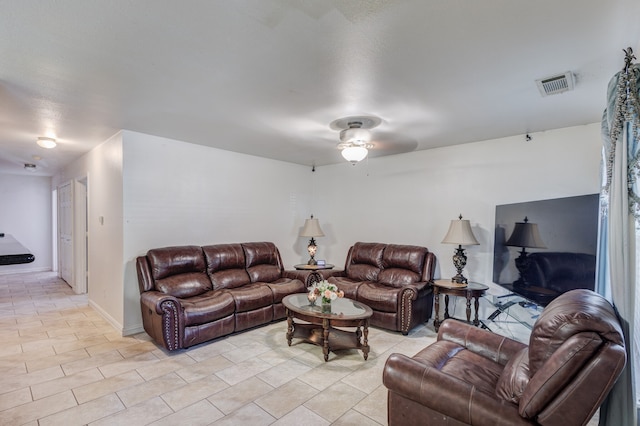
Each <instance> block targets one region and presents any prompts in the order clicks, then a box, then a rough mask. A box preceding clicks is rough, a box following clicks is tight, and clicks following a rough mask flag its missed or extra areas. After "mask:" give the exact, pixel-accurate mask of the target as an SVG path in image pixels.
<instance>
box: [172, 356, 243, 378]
mask: <svg viewBox="0 0 640 426" xmlns="http://www.w3.org/2000/svg"><path fill="white" fill-rule="evenodd" d="M190 358H191V357H190ZM191 359H193V358H191ZM194 362H195V361H194ZM232 365H234V364H233V363H232V362H231V361H229V360H228V359H227V358H225V357H223V356H221V355H218V356H214V357H213V358H207V359H204V360H203V361H201V362H197V363H195V364H193V365H189V366H187V367H183V368H180V369H178V370H176V373H177V374H178V375H179V376H180V377H182V378H183V379H184V380H186V381H187V382H195V381H196V380H200V379H202V378H204V377H207V376H210V375H212V374H214V373H216V372H218V371H221V370H224V369H225V368H229V367H231V366H232Z"/></svg>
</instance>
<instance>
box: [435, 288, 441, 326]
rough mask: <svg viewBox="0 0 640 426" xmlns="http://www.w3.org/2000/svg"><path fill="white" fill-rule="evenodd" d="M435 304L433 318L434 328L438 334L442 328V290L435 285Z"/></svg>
mask: <svg viewBox="0 0 640 426" xmlns="http://www.w3.org/2000/svg"><path fill="white" fill-rule="evenodd" d="M433 302H434V303H435V306H434V311H435V312H434V314H435V316H434V317H433V328H435V329H436V332H437V331H438V329H439V328H440V290H439V289H438V287H436V286H435V285H434V286H433Z"/></svg>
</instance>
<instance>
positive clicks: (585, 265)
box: [493, 194, 599, 306]
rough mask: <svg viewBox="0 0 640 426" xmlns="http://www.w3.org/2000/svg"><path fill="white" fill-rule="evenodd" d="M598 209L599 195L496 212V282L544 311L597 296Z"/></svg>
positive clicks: (520, 205)
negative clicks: (571, 296) (558, 302)
mask: <svg viewBox="0 0 640 426" xmlns="http://www.w3.org/2000/svg"><path fill="white" fill-rule="evenodd" d="M598 209H599V196H598V194H590V195H581V196H576V197H567V198H556V199H550V200H538V201H529V202H524V203H517V204H505V205H499V206H496V229H495V241H494V253H493V281H494V282H495V283H497V284H500V285H501V286H503V287H505V288H506V289H508V290H509V291H511V292H513V293H515V294H517V295H519V296H522V297H523V298H525V299H527V300H530V301H531V302H534V303H536V304H538V305H542V306H546V305H547V304H548V303H549V302H550V301H551V300H553V299H554V298H556V297H557V296H559V295H560V294H562V293H564V292H566V291H569V290H572V289H575V288H588V289H591V290H593V289H594V287H595V269H596V247H597V240H598ZM514 231H515V232H514ZM523 251H524V253H523Z"/></svg>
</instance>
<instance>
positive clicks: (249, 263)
mask: <svg viewBox="0 0 640 426" xmlns="http://www.w3.org/2000/svg"><path fill="white" fill-rule="evenodd" d="M136 268H137V271H138V285H139V287H140V306H141V309H142V321H143V325H144V329H145V331H146V332H147V333H148V334H149V335H150V336H151V337H152V338H153V339H154V340H155V341H156V342H158V343H160V344H161V345H163V346H164V347H165V348H167V349H168V350H175V349H181V348H188V347H190V346H193V345H196V344H198V343H202V342H205V341H207V340H211V339H215V338H217V337H220V336H225V335H227V334H231V333H234V332H236V331H241V330H246V329H249V328H252V327H256V326H259V325H262V324H267V323H269V322H271V321H273V320H278V319H282V318H284V317H285V309H284V306H283V305H282V299H283V298H284V297H285V296H286V295H288V294H292V293H303V292H305V290H306V288H305V285H304V284H303V282H302V281H301V280H300V279H298V278H300V277H302V278H304V276H302V275H300V274H298V273H297V272H295V271H285V270H284V268H283V266H282V259H281V258H280V252H279V251H278V249H277V248H276V246H275V245H274V244H273V243H269V242H252V243H239V244H218V245H209V246H204V247H199V246H180V247H164V248H157V249H152V250H149V251H148V252H147V255H146V256H140V257H138V258H137V259H136Z"/></svg>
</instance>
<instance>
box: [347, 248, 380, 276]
mask: <svg viewBox="0 0 640 426" xmlns="http://www.w3.org/2000/svg"><path fill="white" fill-rule="evenodd" d="M385 246H386V244H381V243H361V242H358V243H355V244H354V245H353V247H351V249H350V250H349V255H348V256H347V263H346V265H345V270H346V274H347V277H349V278H351V279H352V280H356V281H377V280H378V274H379V273H380V270H381V269H382V253H383V252H384V248H385Z"/></svg>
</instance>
